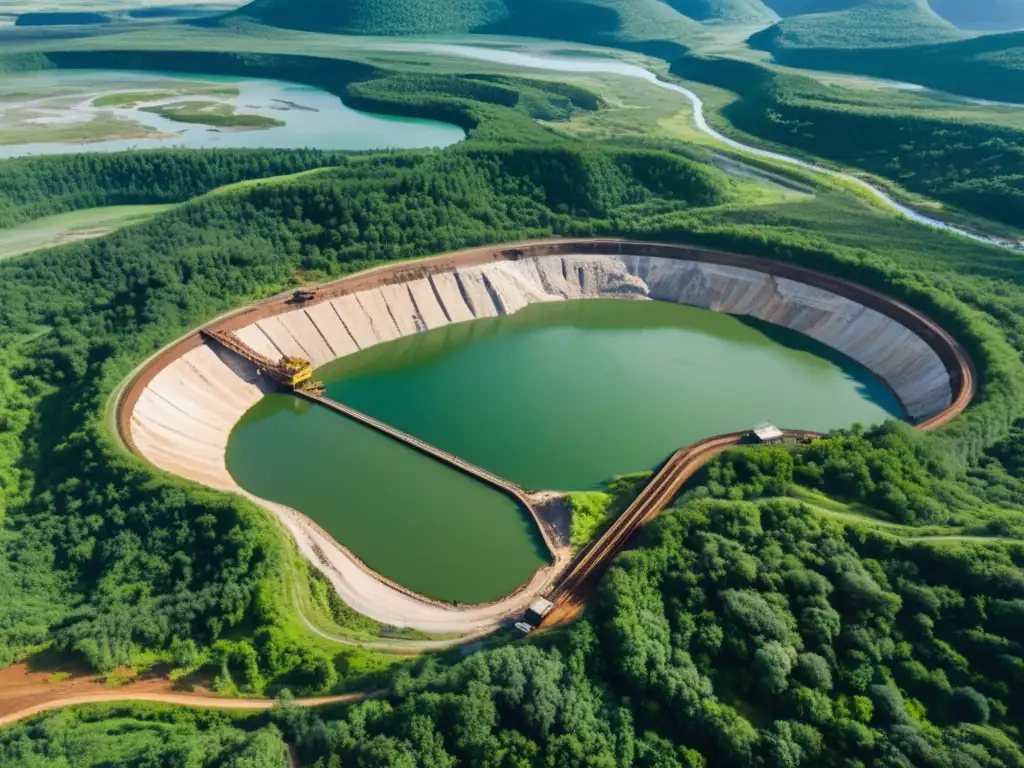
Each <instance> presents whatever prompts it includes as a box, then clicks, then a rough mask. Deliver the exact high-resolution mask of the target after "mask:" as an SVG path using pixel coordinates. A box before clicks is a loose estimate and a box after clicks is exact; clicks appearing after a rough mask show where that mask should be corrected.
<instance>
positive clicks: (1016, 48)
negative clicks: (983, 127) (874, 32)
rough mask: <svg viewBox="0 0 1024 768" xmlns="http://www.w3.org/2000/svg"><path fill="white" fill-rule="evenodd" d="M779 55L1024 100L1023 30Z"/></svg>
mask: <svg viewBox="0 0 1024 768" xmlns="http://www.w3.org/2000/svg"><path fill="white" fill-rule="evenodd" d="M774 56H775V59H776V61H778V62H779V63H781V64H788V65H791V66H795V67H806V68H808V69H823V70H833V71H836V72H852V73H855V74H859V75H871V76H874V77H885V78H890V79H892V80H903V81H905V82H909V83H918V84H919V85H924V86H927V87H928V88H935V89H936V90H940V91H950V92H952V93H961V94H964V95H966V96H975V97H978V98H982V99H993V100H995V101H1010V102H1017V103H1020V102H1024V32H1010V33H1006V34H1001V35H983V36H981V37H974V38H969V39H967V40H958V41H955V42H951V43H942V44H938V45H918V46H910V47H905V48H882V49H873V50H864V49H860V50H848V49H847V50H844V49H838V48H832V49H826V48H818V49H799V48H778V49H776V50H775V51H774Z"/></svg>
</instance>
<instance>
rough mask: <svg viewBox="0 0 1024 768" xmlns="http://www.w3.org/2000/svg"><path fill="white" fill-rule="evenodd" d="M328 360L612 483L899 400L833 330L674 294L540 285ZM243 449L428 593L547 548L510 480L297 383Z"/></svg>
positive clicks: (513, 465)
mask: <svg viewBox="0 0 1024 768" xmlns="http://www.w3.org/2000/svg"><path fill="white" fill-rule="evenodd" d="M317 378H320V379H323V380H324V381H325V382H326V384H327V389H328V394H329V395H330V396H331V397H333V398H334V399H336V400H339V401H341V402H344V403H346V404H348V405H351V406H354V407H355V408H358V409H360V410H362V411H364V412H366V413H369V414H371V415H373V416H376V417H377V418H379V419H381V420H383V421H385V422H387V423H389V424H392V425H394V426H396V427H398V428H400V429H403V430H405V431H407V432H409V433H411V434H414V435H416V436H417V437H420V438H422V439H425V440H427V441H428V442H431V443H433V444H435V445H437V446H439V447H441V448H443V449H445V450H448V451H450V452H453V453H456V454H458V455H460V456H462V457H463V458H465V459H467V460H468V461H471V462H473V463H475V464H478V465H480V466H482V467H484V468H485V469H488V470H491V471H493V472H495V473H497V474H499V475H501V476H503V477H506V478H507V479H509V480H512V481H513V482H515V483H517V484H519V485H521V486H522V487H524V488H527V489H530V490H583V489H592V488H597V487H599V486H600V485H601V484H602V482H604V481H605V480H607V479H608V478H609V477H611V476H613V475H615V474H621V473H625V472H631V471H637V470H645V469H651V468H653V467H655V466H656V465H658V464H659V463H660V462H661V461H663V460H664V459H665V458H667V457H668V455H669V454H670V453H671V452H672V451H674V450H675V449H677V448H679V447H682V446H684V445H687V444H689V443H692V442H694V441H696V440H699V439H701V438H704V437H707V436H709V435H713V434H717V433H721V432H727V431H733V430H741V429H746V428H749V427H751V426H753V425H755V424H757V423H759V422H763V421H772V422H775V423H777V424H779V425H781V426H785V427H788V428H806V429H814V430H823V431H824V430H828V429H830V428H835V427H846V426H850V425H851V424H853V423H855V422H860V423H864V424H871V423H877V422H879V421H882V420H884V419H886V418H890V417H894V416H895V417H900V416H901V415H902V412H901V408H900V406H899V404H898V402H897V401H896V399H895V397H894V396H893V395H892V394H891V393H890V392H889V390H888V389H887V388H886V387H885V386H884V385H883V384H882V383H881V382H880V381H878V380H877V379H876V378H874V376H872V375H871V374H870V373H869V372H868V371H867V370H866V369H864V368H863V367H861V366H859V365H858V364H856V363H854V362H853V361H851V360H849V359H847V358H845V357H843V356H841V355H839V354H838V353H836V352H834V351H832V350H830V349H829V348H827V347H825V346H824V345H821V344H819V343H817V342H814V341H812V340H810V339H808V338H806V337H804V336H801V335H800V334H797V333H794V332H791V331H785V330H783V329H780V328H777V327H775V326H768V325H763V324H756V325H755V324H752V323H749V322H746V321H743V320H740V319H738V318H734V317H731V316H728V315H723V314H717V313H713V312H709V311H706V310H700V309H695V308H691V307H683V306H678V305H675V304H667V303H661V302H629V301H615V300H591V301H576V302H564V303H562V302H556V303H551V304H539V305H533V306H530V307H528V308H526V309H524V310H523V311H521V312H519V313H518V314H515V315H511V316H505V317H499V318H492V319H485V320H477V321H473V322H470V323H460V324H455V325H450V326H446V327H444V328H440V329H436V330H433V331H429V332H426V333H421V334H417V335H414V336H409V337H406V338H403V339H399V340H397V341H393V342H389V343H387V344H381V345H378V346H375V347H371V348H369V349H366V350H364V351H362V352H359V353H357V354H355V355H352V356H350V357H346V358H342V359H340V360H337V361H335V362H333V363H330V364H328V365H327V366H324V367H323V368H321V369H320V370H319V371H318V372H317ZM228 468H229V470H230V471H231V473H232V475H233V476H234V477H235V479H236V480H237V481H238V482H239V484H240V485H242V486H243V487H244V488H245V489H246V490H249V491H251V492H253V493H255V494H257V495H259V496H262V497H264V498H268V499H271V500H273V501H278V502H281V503H283V504H287V505H289V506H291V507H294V508H296V509H299V510H300V511H302V512H304V513H305V514H307V515H309V516H310V517H311V518H313V519H314V520H315V521H316V522H317V523H319V524H320V525H321V526H322V527H323V528H324V529H325V530H327V531H328V532H329V533H330V534H331V535H332V536H334V538H335V539H337V540H338V541H339V542H341V543H342V544H344V545H345V546H347V547H348V548H349V549H351V550H352V551H353V552H354V553H355V554H356V556H357V557H359V558H361V559H362V560H363V561H364V562H366V563H367V564H368V565H369V566H370V567H371V568H374V569H375V570H377V571H378V572H380V573H381V574H383V575H384V576H387V577H389V578H392V579H394V580H396V581H398V582H399V583H401V584H402V585H404V586H407V587H409V588H411V589H413V590H416V591H418V592H421V593H424V594H426V595H429V596H432V597H439V598H444V599H455V600H459V601H460V602H473V601H485V600H492V599H495V598H497V597H499V596H500V595H502V594H504V593H507V592H508V591H510V590H511V589H513V588H514V587H515V586H517V585H518V584H520V583H522V582H523V581H525V580H526V579H527V578H528V577H529V574H530V572H531V571H532V570H534V569H535V568H536V567H537V566H538V565H539V564H540V563H541V561H542V559H543V555H544V550H543V549H542V545H541V543H540V541H539V537H538V536H537V535H536V533H535V532H534V530H533V528H532V526H531V525H530V522H529V520H528V518H527V517H526V515H525V513H523V512H522V511H521V510H519V509H518V508H517V507H516V506H515V504H514V503H513V502H512V501H511V500H508V499H506V498H505V497H504V496H502V495H501V494H499V493H497V492H496V491H492V490H490V489H489V488H486V487H484V486H482V485H480V484H479V483H476V482H474V481H471V480H469V479H468V478H465V477H463V476H461V475H460V474H459V473H457V472H456V471H454V470H450V469H448V468H446V467H444V466H443V465H441V464H438V463H436V462H434V461H433V460H431V459H428V458H426V457H424V456H421V455H420V454H418V453H416V452H415V451H412V450H410V449H408V448H406V447H405V446H402V445H400V444H398V443H395V442H393V441H391V440H390V439H388V438H386V437H384V436H382V435H379V434H377V433H375V432H372V431H370V430H368V429H367V428H365V427H362V426H360V425H357V424H355V423H352V422H350V421H348V420H346V419H345V418H344V417H341V416H339V415H337V414H335V413H333V412H330V411H327V410H326V409H323V408H319V407H310V406H307V405H304V404H301V403H299V402H298V401H297V400H295V399H294V398H292V397H290V396H286V395H280V396H272V397H268V398H265V399H264V400H263V401H261V402H260V403H259V404H258V405H257V406H256V407H255V408H253V409H252V410H251V411H250V412H249V413H248V414H247V415H246V416H245V418H244V419H243V421H242V422H241V423H240V424H239V425H238V427H237V428H236V429H235V431H234V433H233V435H232V439H231V443H230V445H229V447H228Z"/></svg>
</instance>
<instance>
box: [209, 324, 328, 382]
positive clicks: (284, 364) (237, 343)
mask: <svg viewBox="0 0 1024 768" xmlns="http://www.w3.org/2000/svg"><path fill="white" fill-rule="evenodd" d="M202 335H203V337H204V338H206V339H210V340H212V341H216V342H217V343H218V344H221V345H222V346H224V347H227V348H228V349H230V350H231V351H232V352H234V353H235V354H236V355H239V356H240V357H243V358H245V359H246V360H248V361H249V362H250V363H253V364H254V365H255V366H256V367H257V368H258V369H259V371H260V372H261V373H265V374H267V375H268V376H270V377H271V378H272V379H274V381H276V382H278V383H279V384H281V385H283V386H285V387H289V388H291V389H293V390H295V391H296V392H315V393H317V394H319V393H321V392H323V384H321V383H320V382H318V381H317V382H314V381H310V379H312V378H313V364H312V363H311V362H309V360H306V359H305V358H302V357H292V356H290V355H285V356H284V357H282V358H281V359H280V360H278V361H277V362H274V361H273V360H271V359H270V358H269V357H267V356H266V355H261V354H260V353H259V352H257V351H256V350H255V349H253V348H252V347H250V346H249V345H248V344H246V343H245V342H244V341H242V340H241V339H240V338H238V337H237V336H236V335H235V334H233V333H232V332H231V331H221V330H213V331H207V330H203V331H202Z"/></svg>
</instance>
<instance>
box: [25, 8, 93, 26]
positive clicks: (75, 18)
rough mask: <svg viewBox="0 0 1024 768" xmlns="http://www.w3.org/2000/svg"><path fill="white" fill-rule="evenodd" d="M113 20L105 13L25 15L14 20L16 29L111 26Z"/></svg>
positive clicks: (56, 12) (41, 13)
mask: <svg viewBox="0 0 1024 768" xmlns="http://www.w3.org/2000/svg"><path fill="white" fill-rule="evenodd" d="M110 21H111V18H110V17H109V16H107V15H106V14H105V13H89V12H87V11H83V12H80V13H75V12H58V11H54V12H39V13H35V12H33V13H23V14H21V15H20V16H18V17H17V18H16V19H15V20H14V26H16V27H58V26H71V25H82V24H109V23H110Z"/></svg>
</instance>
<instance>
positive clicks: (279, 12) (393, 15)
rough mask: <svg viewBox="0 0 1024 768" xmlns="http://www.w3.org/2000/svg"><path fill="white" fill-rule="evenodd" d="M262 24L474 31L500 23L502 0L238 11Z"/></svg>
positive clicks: (310, 4) (316, 4)
mask: <svg viewBox="0 0 1024 768" xmlns="http://www.w3.org/2000/svg"><path fill="white" fill-rule="evenodd" d="M241 13H243V14H244V15H246V16H250V17H252V18H255V19H257V20H258V21H261V22H263V23H264V24H270V25H272V26H277V27H288V28H292V29H308V30H312V31H317V32H341V33H346V34H354V35H428V34H438V33H457V32H472V31H473V30H475V29H478V28H479V27H483V26H487V25H489V24H494V23H497V22H499V21H501V20H502V19H503V18H504V17H505V16H506V14H507V10H506V7H505V2H504V0H255V2H253V3H251V4H250V5H247V6H245V8H243V9H242V10H241Z"/></svg>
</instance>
